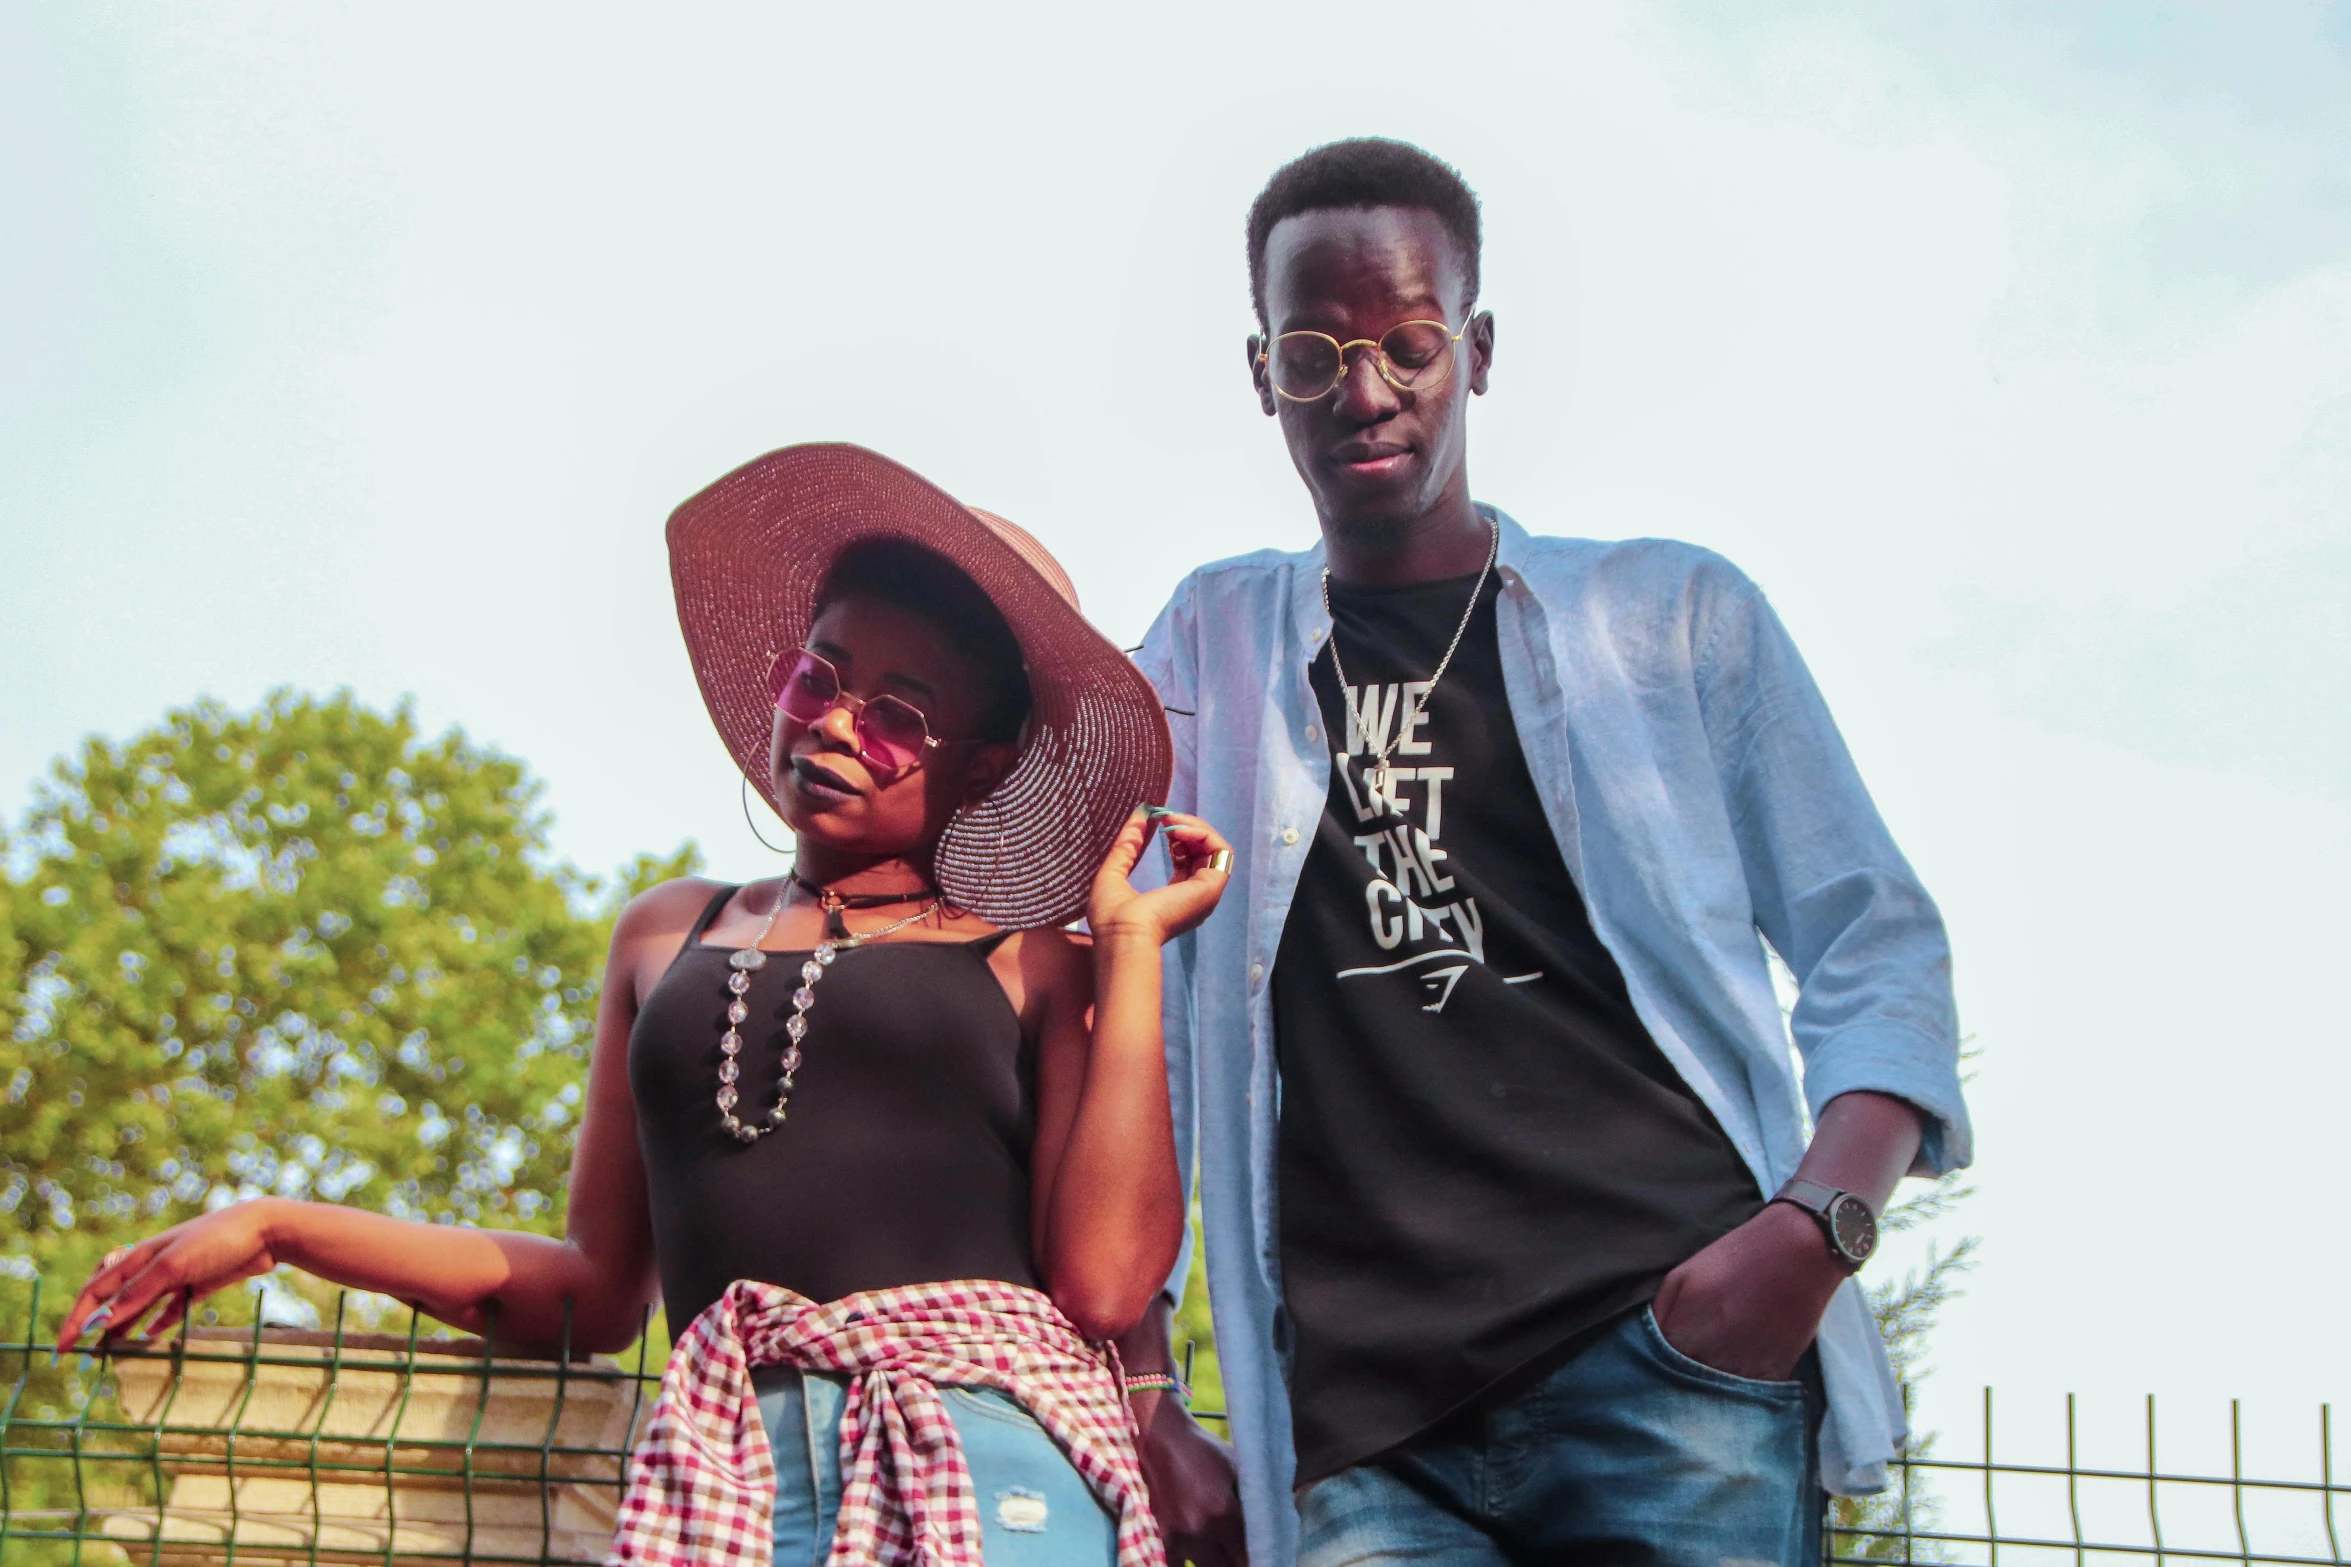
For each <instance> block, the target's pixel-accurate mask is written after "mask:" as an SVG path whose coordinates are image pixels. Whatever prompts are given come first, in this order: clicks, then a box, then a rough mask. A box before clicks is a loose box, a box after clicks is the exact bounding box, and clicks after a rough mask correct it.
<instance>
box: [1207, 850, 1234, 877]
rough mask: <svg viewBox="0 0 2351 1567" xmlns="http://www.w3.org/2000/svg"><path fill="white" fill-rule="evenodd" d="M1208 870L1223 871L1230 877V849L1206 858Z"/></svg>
mask: <svg viewBox="0 0 2351 1567" xmlns="http://www.w3.org/2000/svg"><path fill="white" fill-rule="evenodd" d="M1208 868H1209V869H1210V870H1212V871H1223V872H1224V873H1225V874H1227V875H1228V876H1229V875H1231V874H1232V869H1233V851H1232V850H1230V849H1219V850H1217V851H1216V852H1215V853H1214V854H1212V855H1210V856H1209V857H1208Z"/></svg>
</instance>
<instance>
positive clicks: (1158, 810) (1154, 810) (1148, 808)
mask: <svg viewBox="0 0 2351 1567" xmlns="http://www.w3.org/2000/svg"><path fill="white" fill-rule="evenodd" d="M1143 814H1144V815H1145V816H1148V817H1150V818H1151V819H1152V820H1153V821H1157V820H1159V818H1160V817H1162V816H1173V815H1174V814H1175V812H1173V811H1171V810H1169V809H1168V808H1167V807H1166V806H1164V805H1145V806H1144V807H1143Z"/></svg>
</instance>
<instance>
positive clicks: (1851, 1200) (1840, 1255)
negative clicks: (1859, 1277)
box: [1772, 1180, 1878, 1273]
mask: <svg viewBox="0 0 2351 1567" xmlns="http://www.w3.org/2000/svg"><path fill="white" fill-rule="evenodd" d="M1772 1201H1773V1202H1784V1203H1787V1204H1788V1205H1789V1206H1791V1207H1795V1208H1801V1209H1803V1210H1804V1211H1805V1212H1806V1213H1809V1214H1811V1215H1812V1217H1813V1221H1814V1222H1815V1223H1817V1224H1818V1225H1819V1226H1820V1232H1821V1234H1823V1235H1825V1236H1827V1237H1828V1242H1829V1254H1830V1255H1831V1256H1833V1257H1835V1258H1836V1259H1837V1260H1838V1261H1839V1262H1841V1263H1843V1264H1844V1265H1845V1270H1846V1271H1847V1272H1848V1273H1858V1272H1859V1271H1861V1265H1862V1264H1863V1263H1865V1262H1867V1261H1869V1259H1870V1257H1871V1256H1872V1255H1873V1254H1874V1253H1875V1252H1876V1251H1877V1249H1878V1216H1877V1215H1876V1214H1874V1213H1872V1212H1870V1208H1869V1204H1868V1203H1867V1202H1864V1201H1863V1200H1862V1199H1861V1198H1859V1197H1856V1196H1855V1195H1854V1194H1853V1193H1851V1192H1847V1191H1839V1190H1838V1189H1837V1188H1836V1187H1834V1186H1823V1185H1822V1184H1821V1183H1820V1182H1818V1181H1806V1180H1792V1181H1790V1182H1788V1184H1787V1185H1785V1186H1783V1187H1781V1188H1780V1189H1779V1192H1778V1194H1777V1195H1776V1196H1774V1197H1773V1198H1772Z"/></svg>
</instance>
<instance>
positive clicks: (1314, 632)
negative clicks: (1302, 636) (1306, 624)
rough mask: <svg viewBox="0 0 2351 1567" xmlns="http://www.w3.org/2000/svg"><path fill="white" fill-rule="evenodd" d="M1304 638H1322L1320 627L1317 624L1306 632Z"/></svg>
mask: <svg viewBox="0 0 2351 1567" xmlns="http://www.w3.org/2000/svg"><path fill="white" fill-rule="evenodd" d="M1306 640H1307V641H1309V642H1320V641H1321V640H1322V627H1320V626H1317V627H1315V628H1314V629H1313V630H1312V631H1309V632H1307V633H1306Z"/></svg>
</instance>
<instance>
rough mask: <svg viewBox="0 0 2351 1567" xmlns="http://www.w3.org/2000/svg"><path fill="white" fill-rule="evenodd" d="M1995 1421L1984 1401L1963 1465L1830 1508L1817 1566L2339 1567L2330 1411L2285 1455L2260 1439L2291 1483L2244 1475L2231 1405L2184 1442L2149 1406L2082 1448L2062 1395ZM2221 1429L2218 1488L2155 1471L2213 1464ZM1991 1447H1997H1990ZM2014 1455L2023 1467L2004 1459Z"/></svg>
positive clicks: (1951, 1464) (1926, 1462)
mask: <svg viewBox="0 0 2351 1567" xmlns="http://www.w3.org/2000/svg"><path fill="white" fill-rule="evenodd" d="M1998 1413H1999V1412H1998V1411H1996V1410H1995V1408H1994V1405H1993V1399H1992V1390H1991V1389H1990V1388H1986V1389H1984V1393H1983V1405H1982V1415H1981V1423H1980V1428H1979V1430H1978V1431H1977V1432H1976V1433H1975V1437H1976V1440H1974V1441H1973V1442H1971V1443H1969V1444H1967V1445H1968V1447H1969V1448H1970V1454H1969V1456H1967V1457H1964V1458H1961V1457H1943V1456H1939V1455H1937V1454H1934V1453H1933V1452H1931V1451H1930V1452H1928V1453H1926V1454H1914V1455H1912V1456H1910V1457H1908V1458H1906V1459H1904V1460H1903V1461H1901V1462H1899V1463H1897V1464H1896V1465H1895V1468H1894V1474H1893V1477H1892V1478H1893V1486H1892V1488H1891V1489H1890V1490H1889V1491H1888V1492H1887V1493H1886V1494H1885V1495H1883V1496H1881V1497H1876V1498H1871V1499H1868V1500H1867V1501H1865V1502H1862V1503H1859V1504H1856V1503H1839V1504H1835V1505H1833V1506H1832V1507H1831V1509H1830V1529H1829V1531H1828V1536H1827V1540H1826V1542H1825V1543H1826V1556H1825V1559H1826V1560H1827V1561H1830V1562H1833V1563H1860V1562H1871V1563H1882V1562H1967V1563H1985V1564H1987V1567H1994V1564H2001V1563H2007V1564H2010V1567H2027V1564H2036V1567H2037V1564H2043V1563H2046V1564H2049V1567H2058V1564H2068V1563H2070V1564H2072V1567H2084V1564H2087V1563H2089V1562H2091V1561H2093V1560H2094V1561H2097V1562H2101V1563H2117V1564H2120V1563H2145V1562H2154V1563H2162V1562H2183V1563H2186V1562H2239V1563H2247V1564H2251V1563H2263V1564H2292V1567H2319V1564H2325V1567H2340V1564H2342V1563H2343V1562H2344V1561H2345V1559H2346V1558H2345V1557H2344V1555H2343V1546H2344V1542H2345V1540H2346V1538H2347V1537H2351V1483H2347V1482H2346V1480H2345V1478H2344V1477H2343V1476H2341V1475H2339V1474H2338V1473H2337V1471H2336V1467H2335V1451H2334V1412H2333V1409H2332V1408H2331V1406H2328V1405H2325V1404H2321V1405H2319V1406H2318V1408H2317V1411H2316V1414H2315V1418H2313V1419H2312V1420H2311V1421H2310V1423H2309V1426H2308V1427H2307V1429H2306V1431H2305V1433H2303V1435H2302V1439H2301V1440H2299V1441H2294V1440H2288V1441H2284V1442H2278V1441H2275V1440H2274V1438H2275V1437H2276V1436H2277V1435H2278V1433H2274V1432H2273V1433H2271V1436H2272V1438H2273V1441H2272V1442H2271V1444H2270V1446H2271V1447H2272V1448H2273V1449H2275V1451H2271V1452H2268V1453H2265V1455H2264V1456H2265V1458H2266V1459H2268V1460H2269V1461H2273V1462H2276V1463H2277V1464H2278V1466H2279V1470H2281V1471H2283V1470H2291V1469H2300V1470H2301V1471H2302V1472H2301V1473H2300V1474H2298V1475H2290V1474H2285V1473H2279V1472H2272V1473H2269V1474H2266V1475H2259V1474H2256V1473H2249V1472H2248V1468H2249V1466H2248V1463H2247V1458H2246V1453H2247V1440H2246V1435H2247V1433H2246V1422H2245V1416H2244V1410H2243V1407H2242V1405H2241V1404H2240V1402H2239V1401H2238V1400H2235V1399H2231V1400H2229V1404H2228V1416H2227V1419H2226V1421H2225V1423H2223V1422H2220V1421H2217V1420H2207V1421H2202V1422H2196V1423H2193V1424H2189V1425H2187V1426H2185V1427H2184V1428H2183V1426H2182V1423H2181V1422H2179V1421H2178V1420H2177V1419H2176V1418H2175V1420H2174V1421H2173V1423H2172V1426H2171V1427H2170V1429H2169V1431H2168V1434H2167V1432H2166V1429H2165V1427H2164V1426H2163V1424H2162V1422H2161V1421H2160V1420H2159V1418H2158V1409H2157V1404H2156V1400H2155V1398H2154V1397H2153V1395H2149V1396H2148V1397H2147V1399H2146V1401H2145V1404H2144V1406H2143V1408H2134V1409H2132V1410H2131V1411H2130V1416H2131V1418H2130V1419H2129V1421H2128V1422H2127V1427H2128V1429H2127V1430H2126V1429H2125V1425H2126V1423H2125V1422H2122V1421H2109V1422H2107V1423H2106V1425H2105V1428H2104V1429H2103V1430H2101V1432H2100V1433H2099V1437H2100V1441H2099V1442H2098V1443H2097V1444H2096V1446H2095V1447H2094V1448H2093V1446H2092V1445H2091V1444H2090V1443H2089V1442H2088V1441H2087V1440H2086V1437H2085V1432H2084V1430H2083V1410H2082V1408H2081V1405H2080V1403H2079V1401H2078V1400H2076V1399H2075V1397H2074V1396H2073V1395H2072V1394H2070V1393H2068V1394H2066V1395H2065V1397H2064V1399H2063V1401H2062V1403H2061V1404H2060V1403H2059V1401H2057V1400H2055V1399H2051V1400H2046V1401H2043V1402H2042V1403H2041V1404H2040V1406H2039V1407H2037V1408H2035V1409H2032V1410H2029V1411H2027V1415H2028V1417H2029V1416H2038V1417H2040V1418H2037V1419H2035V1418H2023V1419H2013V1418H2011V1419H2005V1423H2004V1421H2003V1419H1999V1418H1995V1417H1996V1415H1998ZM2105 1413H2107V1414H2109V1415H2112V1414H2115V1413H2118V1411H2112V1410H2109V1411H2105ZM2224 1425H2225V1432H2226V1450H2227V1469H2226V1472H2225V1473H2223V1472H2221V1470H2220V1466H2219V1464H2218V1463H2217V1462H2210V1463H2206V1462H2188V1463H2182V1462H2179V1461H2177V1460H2173V1459H2167V1458H2166V1457H2165V1456H2164V1455H2165V1453H2166V1452H2167V1451H2170V1450H2171V1449H2172V1448H2173V1447H2174V1446H2184V1445H2188V1442H2189V1441H2193V1442H2194V1443H2195V1445H2196V1446H2197V1447H2198V1448H2199V1449H2200V1450H2201V1455H2202V1456H2204V1457H2207V1458H2212V1459H2217V1457H2218V1454H2219V1451H2220V1448H2221V1445H2222V1443H2221V1441H2220V1438H2221V1434H2222V1429H2223V1427H2224ZM1995 1432H2005V1433H2006V1435H2005V1436H2004V1437H2003V1438H2002V1440H2000V1441H1998V1442H1995V1440H1994V1435H1995ZM2183 1438H2184V1439H2185V1440H2183ZM2026 1442H2030V1443H2031V1446H2030V1447H2029V1448H2027V1450H2026V1451H2024V1452H2022V1453H2019V1452H2016V1451H2013V1450H2012V1449H2013V1448H2015V1447H2019V1446H2024V1445H2025V1443H2026ZM2289 1449H2299V1451H2298V1452H2294V1451H2289Z"/></svg>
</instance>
